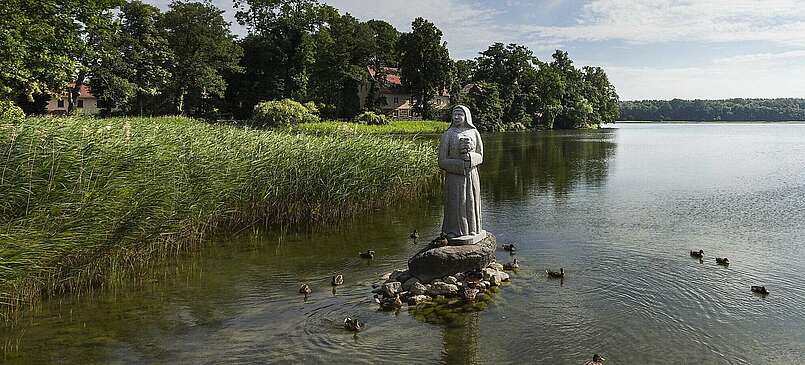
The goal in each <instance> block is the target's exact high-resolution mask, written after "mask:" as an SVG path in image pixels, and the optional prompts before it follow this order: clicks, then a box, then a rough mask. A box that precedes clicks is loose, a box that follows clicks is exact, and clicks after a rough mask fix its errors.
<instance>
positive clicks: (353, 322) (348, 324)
mask: <svg viewBox="0 0 805 365" xmlns="http://www.w3.org/2000/svg"><path fill="white" fill-rule="evenodd" d="M363 326H364V323H363V322H361V321H360V320H358V319H357V318H349V317H347V318H344V328H346V329H347V330H349V331H352V332H360V331H361V330H363Z"/></svg>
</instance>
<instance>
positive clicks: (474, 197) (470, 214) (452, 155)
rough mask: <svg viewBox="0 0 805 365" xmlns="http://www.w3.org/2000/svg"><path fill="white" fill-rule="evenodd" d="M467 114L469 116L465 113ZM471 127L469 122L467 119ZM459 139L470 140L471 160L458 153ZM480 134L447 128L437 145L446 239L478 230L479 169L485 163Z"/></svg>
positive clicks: (474, 232)
mask: <svg viewBox="0 0 805 365" xmlns="http://www.w3.org/2000/svg"><path fill="white" fill-rule="evenodd" d="M467 114H468V113H467ZM469 124H470V125H472V124H471V119H470V123H469ZM461 138H468V139H470V140H471V142H470V144H471V145H474V148H475V149H474V151H472V152H470V153H469V155H470V159H469V160H465V157H466V154H462V153H461V144H460V139H461ZM483 156H484V146H483V142H482V141H481V134H480V133H478V130H477V129H475V128H470V127H452V126H451V127H450V128H449V129H447V131H445V132H444V134H442V139H441V143H440V144H439V167H441V168H442V170H444V171H445V174H444V220H443V221H442V232H444V233H445V234H447V235H448V237H459V236H469V235H476V234H479V233H481V232H482V229H481V184H480V181H479V179H478V168H477V167H478V165H480V164H481V163H482V162H483V159H484V157H483Z"/></svg>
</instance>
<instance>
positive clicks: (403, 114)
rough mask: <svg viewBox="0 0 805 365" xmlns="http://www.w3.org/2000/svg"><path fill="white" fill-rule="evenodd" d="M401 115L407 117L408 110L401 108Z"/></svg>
mask: <svg viewBox="0 0 805 365" xmlns="http://www.w3.org/2000/svg"><path fill="white" fill-rule="evenodd" d="M400 116H402V117H407V116H408V110H400Z"/></svg>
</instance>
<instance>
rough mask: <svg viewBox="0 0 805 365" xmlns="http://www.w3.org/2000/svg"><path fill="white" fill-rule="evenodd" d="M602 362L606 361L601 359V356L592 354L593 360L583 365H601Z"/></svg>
mask: <svg viewBox="0 0 805 365" xmlns="http://www.w3.org/2000/svg"><path fill="white" fill-rule="evenodd" d="M604 361H606V359H605V358H603V357H601V355H599V354H593V359H592V360H589V361H587V362H585V363H584V365H603V364H604Z"/></svg>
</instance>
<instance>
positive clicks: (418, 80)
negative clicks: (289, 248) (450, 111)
mask: <svg viewBox="0 0 805 365" xmlns="http://www.w3.org/2000/svg"><path fill="white" fill-rule="evenodd" d="M235 8H236V9H237V13H236V19H237V21H238V23H239V24H241V25H243V26H244V27H245V28H246V29H247V30H248V33H247V34H246V35H245V36H244V37H243V38H241V39H238V38H237V37H236V36H235V35H233V34H232V32H231V30H230V24H229V23H227V22H226V21H225V20H224V17H223V11H222V10H220V9H218V8H216V7H215V6H213V5H212V4H210V3H209V2H191V1H174V2H173V3H171V4H170V7H169V9H168V10H167V11H166V12H162V11H161V10H160V9H159V8H157V7H154V6H152V5H149V4H145V3H143V2H141V1H137V0H134V1H126V0H41V1H37V2H30V1H27V0H6V1H4V2H2V4H0V29H2V30H3V32H2V35H0V37H2V39H1V40H2V46H1V47H0V99H4V100H13V101H15V102H16V104H17V105H19V106H21V107H23V109H25V111H26V112H27V113H41V112H43V111H44V104H45V103H46V101H47V100H49V98H50V95H53V94H60V93H62V92H63V91H64V89H65V86H66V85H73V87H71V88H70V89H69V95H70V98H69V100H68V109H69V110H70V111H72V110H74V108H75V106H76V102H77V100H78V96H79V90H80V85H81V84H85V83H86V84H89V85H90V86H91V88H92V92H93V94H94V95H95V96H96V97H97V98H98V103H99V107H100V108H101V110H102V113H103V114H104V115H111V114H126V115H171V114H183V115H190V116H195V117H201V118H211V119H214V118H221V116H222V115H229V116H230V117H231V118H234V119H248V118H250V117H251V116H252V113H253V111H254V107H255V105H257V103H258V102H261V101H266V100H281V99H293V100H297V101H300V102H313V103H315V105H317V109H318V110H319V112H320V113H321V116H322V117H324V118H352V117H354V116H355V115H358V114H359V113H361V112H363V111H366V110H368V111H378V112H379V111H381V108H382V107H383V106H384V103H385V98H384V97H383V96H382V95H381V91H382V90H383V89H384V88H386V87H388V86H390V85H388V84H387V79H386V73H387V72H389V71H388V70H389V69H397V70H398V73H399V77H400V80H401V82H402V86H403V87H404V88H405V89H406V90H408V92H409V93H410V94H411V95H412V101H413V102H414V111H415V112H417V113H418V114H419V115H421V116H422V117H423V118H425V119H433V118H437V117H438V116H439V115H440V113H439V110H436V108H435V106H434V105H432V104H431V103H430V102H429V101H430V100H432V99H433V98H434V97H435V96H437V95H439V94H441V93H445V92H447V93H449V94H450V96H451V101H452V102H453V103H465V104H467V105H468V106H470V108H471V109H472V110H473V112H474V113H475V114H474V117H475V119H476V120H477V123H476V124H477V125H478V126H479V128H481V129H483V130H512V129H525V128H549V129H550V128H556V129H559V128H578V127H588V126H597V125H600V124H601V123H609V122H613V121H615V119H616V118H617V117H618V96H617V93H616V92H615V89H614V87H613V86H612V85H611V83H610V82H609V80H608V78H607V76H606V73H605V72H604V70H603V69H601V68H599V67H583V68H581V69H579V68H576V67H575V66H574V65H573V62H572V60H571V59H570V58H569V56H568V55H567V53H566V52H563V51H559V50H557V52H556V53H554V55H553V56H552V60H551V61H550V62H543V61H540V60H538V59H537V58H536V57H534V56H533V53H532V52H531V51H530V50H529V49H528V48H526V47H525V46H522V45H517V44H509V45H504V44H502V43H495V44H493V45H491V46H490V47H489V48H488V49H487V50H485V51H483V52H481V53H480V54H479V56H478V57H477V58H475V59H472V60H453V59H452V58H451V57H450V54H449V50H448V48H447V44H446V42H444V41H443V39H442V36H443V34H442V32H441V30H439V29H438V28H437V27H436V26H435V25H434V24H433V23H431V22H429V21H428V20H426V19H423V18H417V19H414V20H413V22H412V30H411V32H400V31H398V30H397V29H396V28H394V26H392V25H391V24H389V23H387V22H385V21H381V20H369V21H359V20H358V19H356V18H354V17H353V16H351V15H350V14H348V13H346V14H341V13H340V12H339V11H338V9H336V8H334V7H332V6H329V5H326V4H321V3H319V2H318V1H317V0H235ZM368 69H372V70H376V71H377V72H374V73H373V75H372V74H370V73H369V72H367V70H368ZM362 84H368V85H369V91H368V95H367V96H366V100H360V99H359V94H358V92H357V91H358V88H359V86H360V85H362ZM362 105H363V108H362V107H361V106H362Z"/></svg>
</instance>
